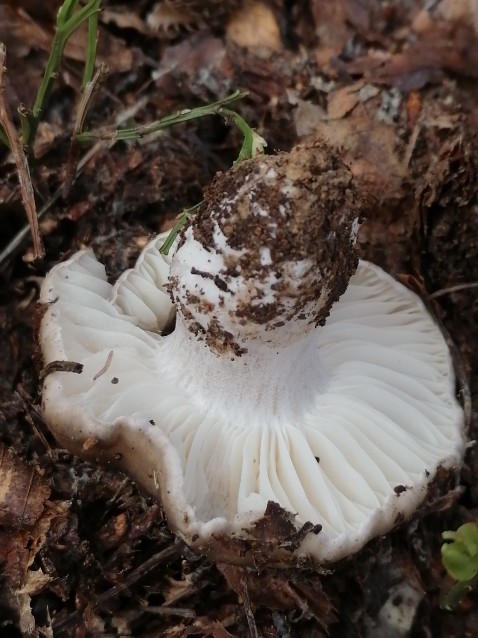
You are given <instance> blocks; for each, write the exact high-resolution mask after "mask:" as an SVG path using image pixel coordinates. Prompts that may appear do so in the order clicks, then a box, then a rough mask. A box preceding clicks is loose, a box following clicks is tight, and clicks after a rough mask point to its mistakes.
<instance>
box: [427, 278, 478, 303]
mask: <svg viewBox="0 0 478 638" xmlns="http://www.w3.org/2000/svg"><path fill="white" fill-rule="evenodd" d="M470 288H478V282H472V283H469V284H456V286H449V287H448V288H440V290H435V292H432V293H431V294H430V295H429V296H430V299H437V298H438V297H443V296H445V295H449V294H451V293H453V292H461V291H462V290H469V289H470Z"/></svg>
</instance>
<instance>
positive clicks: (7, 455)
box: [0, 443, 50, 529]
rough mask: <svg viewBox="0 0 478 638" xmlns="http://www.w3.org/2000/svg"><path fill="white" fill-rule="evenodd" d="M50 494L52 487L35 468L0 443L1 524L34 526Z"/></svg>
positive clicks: (19, 527) (23, 527) (21, 527)
mask: <svg viewBox="0 0 478 638" xmlns="http://www.w3.org/2000/svg"><path fill="white" fill-rule="evenodd" d="M49 496H50V488H49V486H48V484H47V483H46V481H44V479H43V478H42V477H41V476H40V475H39V474H38V472H37V471H36V470H35V468H33V467H32V466H31V465H27V463H25V461H23V459H21V458H19V457H18V456H16V455H15V454H14V453H13V452H12V451H11V450H9V449H8V448H7V447H6V446H5V445H3V444H2V443H0V525H6V526H9V527H13V528H15V529H28V528H31V527H32V526H33V525H34V524H35V523H36V522H37V520H38V518H39V517H40V515H41V514H42V512H43V510H44V507H45V501H46V499H47V498H48V497H49Z"/></svg>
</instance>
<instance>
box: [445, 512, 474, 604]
mask: <svg viewBox="0 0 478 638" xmlns="http://www.w3.org/2000/svg"><path fill="white" fill-rule="evenodd" d="M442 538H443V540H445V541H447V542H446V543H444V544H443V545H442V547H441V555H442V561H443V566H444V567H445V569H446V571H447V572H448V574H449V575H450V576H451V577H452V578H453V579H454V580H456V581H457V582H456V584H455V585H454V586H453V587H452V588H451V590H450V591H449V592H447V593H445V594H444V595H443V596H442V600H441V606H442V607H443V608H444V609H448V610H450V609H453V608H454V607H456V605H457V604H458V603H459V602H460V600H461V599H462V598H463V596H464V595H465V594H466V593H467V592H468V591H470V589H472V588H473V587H474V585H475V584H476V583H477V582H478V525H477V524H476V523H465V524H464V525H461V526H460V527H459V528H458V529H457V530H456V532H453V531H446V532H443V534H442Z"/></svg>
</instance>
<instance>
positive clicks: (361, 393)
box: [39, 143, 464, 563]
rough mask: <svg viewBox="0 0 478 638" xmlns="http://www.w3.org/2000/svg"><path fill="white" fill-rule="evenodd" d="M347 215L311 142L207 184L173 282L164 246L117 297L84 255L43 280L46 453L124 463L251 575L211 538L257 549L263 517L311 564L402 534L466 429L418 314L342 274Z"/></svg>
mask: <svg viewBox="0 0 478 638" xmlns="http://www.w3.org/2000/svg"><path fill="white" fill-rule="evenodd" d="M357 210H358V206H357V201H356V196H355V192H354V189H353V185H352V182H351V177H350V174H349V171H348V170H347V169H346V168H345V166H344V165H343V164H342V163H341V162H340V160H339V159H338V158H337V157H336V156H335V155H334V154H333V153H331V151H330V150H329V149H327V148H324V147H323V146H322V145H321V144H320V143H315V144H312V145H309V146H300V147H297V148H295V149H293V151H292V152H291V153H290V154H285V153H284V154H278V155H276V156H274V157H262V158H258V159H256V160H251V161H249V162H244V163H242V164H240V165H239V166H238V167H236V168H235V169H233V170H232V171H230V172H229V173H227V174H226V175H222V176H220V177H218V178H217V179H216V181H215V182H214V183H213V185H212V187H211V188H210V189H209V191H208V192H207V193H206V203H205V205H204V206H203V208H202V210H201V211H200V212H199V213H198V214H197V216H196V217H195V218H194V220H193V222H192V223H190V224H189V226H188V227H187V228H186V230H185V231H184V232H183V234H182V236H181V238H180V241H179V244H178V246H177V248H176V249H175V253H174V256H173V257H172V262H171V268H169V263H170V260H169V259H168V258H166V257H164V256H162V255H161V254H160V250H159V249H160V247H161V245H162V243H163V237H161V236H160V237H158V238H156V239H154V240H153V241H152V242H151V243H150V244H149V245H148V246H147V247H146V248H145V250H144V251H143V253H142V255H141V257H140V258H139V260H138V263H137V265H136V267H135V268H134V269H132V270H129V271H127V272H126V273H124V274H123V275H122V277H121V278H120V279H119V280H118V282H117V283H116V285H115V286H111V285H110V284H109V283H107V280H106V276H105V271H104V268H103V266H102V265H101V264H99V263H98V262H97V260H96V259H95V257H94V254H93V252H92V251H91V250H84V251H81V252H79V253H77V254H75V255H74V256H73V257H72V258H71V259H69V260H68V261H66V262H64V263H61V264H59V265H57V266H56V267H55V268H53V270H52V271H51V272H50V273H49V274H48V276H47V277H46V279H45V282H44V285H43V287H42V292H41V301H42V302H43V303H44V304H48V307H47V309H46V312H45V314H44V316H43V319H42V322H41V328H40V335H39V338H40V344H41V348H42V351H43V357H44V361H45V364H50V366H49V370H53V371H51V372H50V373H49V374H48V375H47V376H46V378H45V380H44V386H43V412H44V415H45V419H46V421H47V423H48V424H49V426H50V427H51V429H52V431H53V432H54V434H55V435H56V437H57V438H58V440H59V441H60V442H61V443H62V444H63V445H65V446H66V447H67V448H69V449H70V450H72V451H73V452H75V453H79V454H83V455H88V456H90V457H96V456H97V457H98V458H105V457H106V458H109V459H119V458H121V465H122V467H124V468H125V469H126V470H127V471H128V472H130V473H131V474H132V475H133V476H134V477H135V478H136V479H137V481H138V482H139V483H140V484H141V485H143V486H144V487H145V488H146V489H147V490H149V491H150V492H152V493H154V494H157V495H158V496H159V497H160V499H161V501H162V503H163V506H164V509H165V511H166V514H167V516H168V520H169V523H170V525H171V526H172V527H173V528H174V529H175V530H177V531H178V532H179V533H180V534H181V535H182V536H183V537H184V538H185V539H186V541H187V542H189V543H191V544H192V545H195V546H198V547H199V548H201V549H203V550H204V549H205V548H210V549H211V550H212V551H214V552H215V553H216V555H219V556H222V557H226V558H227V559H228V560H238V561H239V560H244V561H247V560H253V559H251V558H250V557H248V556H247V555H245V554H247V547H250V546H251V545H247V543H246V545H242V546H241V547H242V549H241V550H240V552H239V553H240V554H241V555H240V556H239V555H237V556H234V551H235V550H233V549H231V548H228V547H227V539H228V538H232V537H234V539H235V541H234V542H236V541H238V542H240V539H251V538H254V533H255V532H254V530H256V529H257V525H259V524H260V520H261V518H262V517H263V516H264V513H265V512H266V510H267V511H268V512H270V510H269V509H268V504H270V503H277V504H279V506H280V508H283V510H285V511H286V512H289V513H290V514H291V516H290V518H289V522H291V521H292V520H293V521H294V526H295V527H296V528H297V529H299V528H300V527H301V526H302V525H304V524H305V523H308V522H311V523H312V524H313V525H316V528H315V530H314V533H308V534H303V537H300V541H298V543H297V546H292V545H291V547H292V550H291V552H290V553H291V560H296V559H297V558H300V557H304V556H311V557H313V559H314V560H316V561H318V562H320V563H324V562H329V561H335V560H337V559H339V558H341V557H344V556H347V555H349V554H351V553H353V552H356V551H358V550H359V549H360V548H361V547H363V546H364V545H365V543H367V542H368V541H369V540H370V539H371V538H373V537H374V536H376V535H379V534H383V533H385V532H387V531H389V530H390V529H391V528H392V527H393V526H394V525H395V524H396V523H397V521H400V520H403V518H405V517H409V516H410V515H411V514H412V513H413V511H414V510H415V508H417V506H418V505H419V504H420V503H421V502H422V501H423V500H424V499H425V497H426V495H427V490H428V489H429V486H430V484H431V483H432V482H433V480H434V478H435V475H436V473H437V471H438V469H439V468H442V469H447V470H450V471H453V470H455V469H456V468H458V467H459V466H460V463H461V458H462V453H463V448H464V433H463V413H462V409H461V408H460V406H459V404H458V402H457V400H456V398H455V381H454V374H453V367H452V363H451V358H450V354H449V351H448V348H447V345H446V343H445V340H444V338H443V336H442V334H441V331H440V329H439V328H438V327H437V325H436V324H435V323H434V321H433V319H432V318H431V317H430V315H429V313H428V312H427V310H426V308H425V306H424V304H423V303H422V301H421V300H420V299H419V298H418V297H417V296H416V295H415V294H414V293H413V292H411V291H410V290H408V289H407V288H405V287H404V286H402V285H401V284H399V283H398V282H397V281H395V280H394V279H393V278H392V277H390V276H389V275H387V274H386V273H385V272H384V271H383V270H381V269H380V268H378V267H377V266H374V265H373V264H370V263H368V262H365V261H361V262H360V263H359V264H358V268H357V261H358V260H357V258H356V255H355V248H354V244H355V236H356V233H357V230H358V212H357ZM356 268H357V269H356ZM355 269H356V272H355V274H353V273H354V271H355ZM169 270H170V272H169ZM168 278H169V283H168ZM167 287H168V288H169V291H170V293H171V297H172V299H173V301H174V304H175V306H173V303H172V302H171V299H170V296H169V295H168V292H167ZM344 291H345V292H344ZM175 308H176V324H175V327H174V330H173V331H172V332H171V333H170V334H165V335H162V334H161V331H162V330H163V329H164V328H165V327H166V326H167V325H168V322H169V321H170V318H171V317H172V316H173V315H174V312H175ZM58 360H63V361H75V362H79V363H81V364H82V365H83V369H82V372H81V373H80V374H74V373H72V372H68V371H63V370H61V369H56V370H54V368H55V364H54V363H53V362H55V361H58ZM56 367H57V368H58V366H56ZM275 511H276V513H277V511H279V508H276V510H275ZM280 511H282V510H280ZM292 515H294V516H293V517H292ZM320 526H321V527H320ZM292 528H293V526H292ZM320 529H321V531H319V530H320ZM280 545H281V543H280V542H278V543H276V545H274V543H273V542H271V543H270V548H269V549H270V558H271V559H272V560H278V561H284V560H287V559H286V558H284V552H285V553H287V552H286V551H285V550H284V547H283V546H280ZM283 545H284V544H283ZM245 547H246V549H244V548H245ZM254 560H255V558H254Z"/></svg>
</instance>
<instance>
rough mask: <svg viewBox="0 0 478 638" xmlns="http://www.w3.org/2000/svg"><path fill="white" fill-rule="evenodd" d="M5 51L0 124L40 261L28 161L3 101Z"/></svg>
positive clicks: (1, 50) (2, 54) (0, 63)
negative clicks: (10, 153) (5, 137)
mask: <svg viewBox="0 0 478 638" xmlns="http://www.w3.org/2000/svg"><path fill="white" fill-rule="evenodd" d="M6 57H7V50H6V47H5V45H4V44H3V43H0V124H1V125H2V127H3V130H4V132H5V135H6V136H7V138H8V143H9V146H10V150H11V152H12V155H13V159H14V160H15V164H16V166H17V171H18V181H19V182H20V191H21V195H22V201H23V206H24V208H25V212H26V214H27V218H28V223H29V225H30V231H31V234H32V239H33V255H34V259H42V258H43V257H44V256H45V249H44V247H43V241H42V238H41V234H40V226H39V224H38V216H37V209H36V204H35V196H34V193H33V185H32V180H31V177H30V169H29V168H28V161H27V158H26V155H25V152H24V150H23V146H22V145H21V144H20V143H19V141H18V136H17V132H16V130H15V127H14V126H13V124H12V121H11V119H10V114H9V112H8V107H7V104H6V101H5V74H6V71H7V69H6V67H5V60H6Z"/></svg>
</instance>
